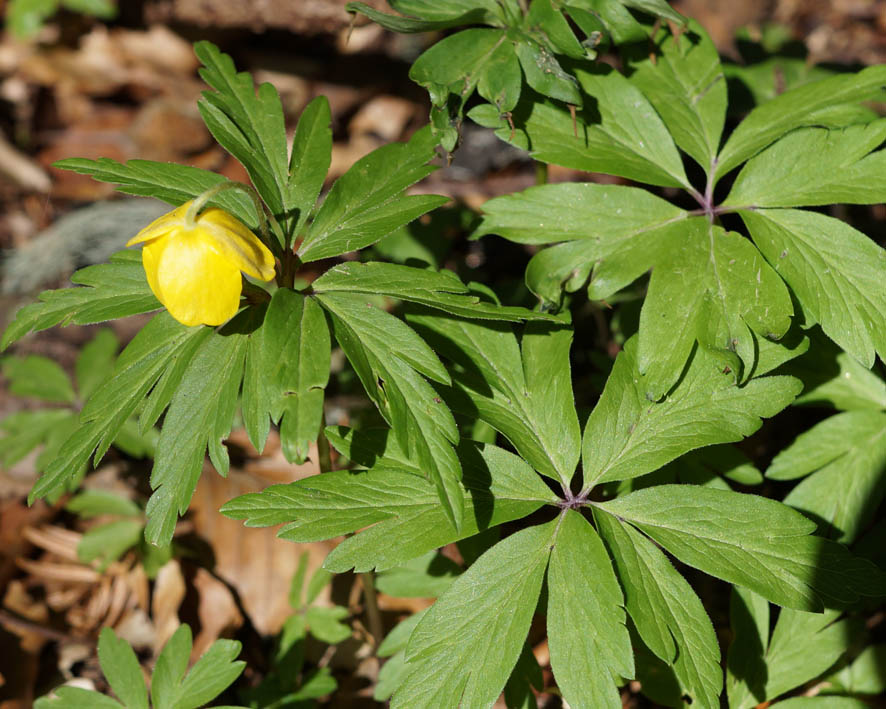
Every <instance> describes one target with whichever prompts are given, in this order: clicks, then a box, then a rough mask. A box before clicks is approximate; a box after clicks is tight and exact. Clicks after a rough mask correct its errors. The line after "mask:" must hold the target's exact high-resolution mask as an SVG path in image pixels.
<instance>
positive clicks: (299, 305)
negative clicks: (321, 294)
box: [259, 288, 399, 463]
mask: <svg viewBox="0 0 886 709" xmlns="http://www.w3.org/2000/svg"><path fill="white" fill-rule="evenodd" d="M397 322H398V323H399V321H397ZM261 332H262V336H261V341H260V348H261V349H260V352H259V358H260V361H261V364H260V365H259V370H260V374H259V376H260V377H261V378H262V379H263V382H262V386H264V387H266V388H267V390H268V391H267V392H266V394H265V396H267V397H268V400H269V402H270V403H271V406H272V408H271V410H270V412H271V418H272V419H273V420H274V423H280V419H281V416H282V418H283V422H282V424H281V426H280V438H281V443H282V446H283V454H284V455H285V456H286V459H287V460H289V461H290V462H295V463H303V462H304V461H305V459H306V458H307V456H308V449H309V447H310V444H311V443H313V442H314V441H316V440H317V435H318V434H319V433H320V426H321V422H322V420H323V393H324V389H325V388H326V383H327V382H328V381H329V358H330V353H331V343H330V338H329V326H328V325H327V324H326V316H325V315H324V313H323V309H322V308H321V307H320V306H319V305H318V304H317V302H316V301H315V300H314V299H313V298H306V297H305V296H303V295H302V294H301V293H296V292H295V291H292V290H290V289H288V288H278V289H277V290H276V291H275V292H274V296H273V297H272V298H271V303H270V305H269V306H268V310H267V314H266V315H265V320H264V325H263V326H262V330H261Z"/></svg>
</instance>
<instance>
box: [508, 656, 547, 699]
mask: <svg viewBox="0 0 886 709" xmlns="http://www.w3.org/2000/svg"><path fill="white" fill-rule="evenodd" d="M544 686H545V680H544V675H543V674H542V671H541V667H540V666H539V664H538V660H536V659H535V654H534V653H533V652H532V648H531V647H530V646H529V642H528V640H527V642H525V643H523V649H522V650H521V651H520V657H518V658H517V664H516V665H514V669H513V670H512V671H511V676H510V677H508V681H507V684H505V691H504V700H505V705H506V706H507V709H536V707H537V706H538V702H537V700H536V695H535V692H533V691H532V690H533V688H534V689H536V690H538V691H539V692H541V691H543V690H544Z"/></svg>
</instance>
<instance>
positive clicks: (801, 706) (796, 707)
mask: <svg viewBox="0 0 886 709" xmlns="http://www.w3.org/2000/svg"><path fill="white" fill-rule="evenodd" d="M771 706H772V707H778V709H867V707H868V706H869V705H868V704H866V703H865V702H863V701H861V700H860V699H852V698H851V697H831V696H821V697H791V698H790V699H785V700H784V701H783V702H778V703H777V704H772V705H771Z"/></svg>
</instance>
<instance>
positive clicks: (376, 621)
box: [360, 571, 385, 652]
mask: <svg viewBox="0 0 886 709" xmlns="http://www.w3.org/2000/svg"><path fill="white" fill-rule="evenodd" d="M360 585H361V586H363V598H364V599H365V600H366V619H367V620H368V621H369V633H370V635H372V639H373V640H374V641H375V647H374V648H373V652H374V651H375V650H377V649H378V646H379V645H381V641H382V639H383V638H384V635H385V629H384V625H382V622H381V611H380V610H379V607H378V596H377V595H376V593H375V574H374V573H373V572H372V571H364V572H363V573H361V574H360Z"/></svg>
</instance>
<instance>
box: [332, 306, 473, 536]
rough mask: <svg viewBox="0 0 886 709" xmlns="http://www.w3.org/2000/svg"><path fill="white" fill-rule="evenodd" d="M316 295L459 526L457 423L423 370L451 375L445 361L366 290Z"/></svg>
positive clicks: (442, 376) (367, 384)
mask: <svg viewBox="0 0 886 709" xmlns="http://www.w3.org/2000/svg"><path fill="white" fill-rule="evenodd" d="M317 298H318V300H319V301H320V304H321V305H322V306H323V307H324V308H326V310H327V312H329V313H330V315H331V319H332V324H333V331H334V333H335V339H336V340H337V341H338V343H339V345H340V346H341V348H342V349H343V350H344V352H345V354H346V355H347V357H348V359H349V360H350V362H351V364H352V365H353V367H354V369H355V370H356V372H357V375H358V376H359V377H360V380H361V382H362V384H363V388H364V389H365V390H366V393H367V394H368V395H369V397H370V398H371V399H372V401H373V402H374V403H375V404H376V406H377V407H378V409H379V411H380V412H381V414H382V416H384V417H385V419H386V420H387V421H388V423H390V424H391V427H392V428H393V429H394V433H395V434H396V435H397V437H398V439H399V443H400V446H401V448H403V449H404V450H405V451H406V452H407V454H408V455H409V457H410V458H411V459H413V460H415V462H416V463H417V464H418V465H419V467H420V468H421V470H422V473H423V474H424V475H426V476H427V477H428V478H429V479H430V480H431V481H432V482H433V483H434V485H435V486H436V488H437V492H438V494H439V496H440V501H441V502H442V504H443V507H444V510H445V511H446V514H447V516H448V517H449V520H450V522H451V523H452V524H453V525H454V526H455V527H456V529H458V528H459V527H460V525H461V514H462V499H461V498H462V491H461V488H460V487H459V485H458V480H459V478H460V477H461V466H460V464H459V461H458V458H457V457H456V455H455V452H454V450H453V445H454V444H455V443H456V442H457V441H458V435H459V434H458V428H457V426H456V424H455V419H454V418H453V417H452V413H451V412H450V411H449V408H448V407H447V406H446V404H445V403H443V400H442V399H441V398H440V397H439V396H437V395H436V392H435V391H434V390H433V388H431V386H430V385H429V384H428V382H427V381H426V380H425V379H423V378H422V377H421V376H420V375H419V373H418V372H421V373H422V374H424V375H426V376H434V378H435V379H437V380H438V381H439V380H442V381H447V380H448V376H449V375H448V374H447V373H446V371H445V369H444V368H443V365H442V364H441V363H440V361H439V360H438V359H437V358H436V355H435V354H434V353H433V352H432V351H431V349H430V348H429V347H428V346H427V345H426V344H425V343H424V342H423V341H422V340H421V338H420V337H419V336H418V335H416V334H415V332H413V331H412V330H411V329H410V328H409V327H408V326H407V325H406V324H404V323H402V322H400V321H399V320H397V318H395V317H393V316H391V315H390V314H388V313H385V312H384V311H382V310H379V309H377V308H374V307H372V306H371V304H370V303H369V302H368V301H367V299H366V297H365V296H360V295H352V294H349V293H327V294H324V295H319V296H317ZM367 306H368V307H367ZM413 367H415V369H413ZM416 370H417V371H416Z"/></svg>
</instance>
